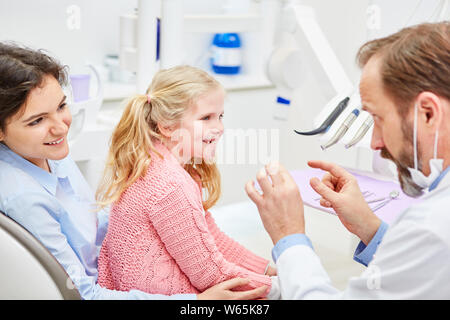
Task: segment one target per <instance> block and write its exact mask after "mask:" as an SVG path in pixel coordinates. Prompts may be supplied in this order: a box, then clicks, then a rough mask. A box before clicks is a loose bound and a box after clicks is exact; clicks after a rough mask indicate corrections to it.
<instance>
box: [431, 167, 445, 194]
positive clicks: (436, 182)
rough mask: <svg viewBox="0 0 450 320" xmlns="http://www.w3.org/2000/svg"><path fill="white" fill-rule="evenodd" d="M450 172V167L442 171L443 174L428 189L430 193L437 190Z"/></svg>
mask: <svg viewBox="0 0 450 320" xmlns="http://www.w3.org/2000/svg"><path fill="white" fill-rule="evenodd" d="M449 171H450V166H448V167H447V168H445V170H444V171H442V172H441V174H440V175H439V176H438V177H437V178H436V179H435V180H434V181H433V182H432V183H431V185H430V187H429V188H428V191H433V190H434V189H436V188H437V186H438V185H439V183H440V182H441V180H442V179H444V177H445V176H446V175H447V173H448V172H449Z"/></svg>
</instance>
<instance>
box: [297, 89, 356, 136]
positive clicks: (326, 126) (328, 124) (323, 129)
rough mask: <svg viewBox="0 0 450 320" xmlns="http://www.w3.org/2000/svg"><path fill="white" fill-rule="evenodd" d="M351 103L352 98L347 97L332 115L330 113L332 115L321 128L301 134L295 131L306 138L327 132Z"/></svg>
mask: <svg viewBox="0 0 450 320" xmlns="http://www.w3.org/2000/svg"><path fill="white" fill-rule="evenodd" d="M349 101H350V97H346V98H345V99H344V100H342V101H341V102H339V104H338V105H337V107H336V108H335V109H334V110H333V112H332V113H330V115H329V116H328V117H327V118H326V119H325V121H324V122H323V123H322V124H321V125H320V127H319V128H317V129H315V130H312V131H307V132H300V131H297V130H294V131H295V133H298V134H301V135H304V136H312V135H315V134H319V133H322V132H326V131H327V130H328V129H330V127H331V125H332V124H333V123H334V121H336V119H337V118H338V117H339V115H340V114H341V113H342V111H344V109H345V108H346V107H347V105H348V102H349Z"/></svg>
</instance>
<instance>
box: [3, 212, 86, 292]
mask: <svg viewBox="0 0 450 320" xmlns="http://www.w3.org/2000/svg"><path fill="white" fill-rule="evenodd" d="M13 299H19V300H28V299H39V300H61V299H64V300H80V299H81V296H80V294H79V292H78V290H77V289H76V287H75V286H74V284H73V282H72V280H71V279H70V277H69V276H68V275H67V273H66V271H65V270H64V268H63V267H62V266H61V265H60V264H59V263H58V261H57V260H56V259H55V257H54V256H53V255H52V254H51V253H50V252H49V251H48V250H47V249H46V248H45V247H44V246H43V245H42V244H41V243H40V242H39V241H38V240H37V239H36V238H35V237H34V236H33V235H32V234H31V233H29V232H28V231H27V230H26V229H25V228H23V227H22V226H21V225H19V224H18V223H17V222H15V221H14V220H12V219H11V218H9V217H8V216H6V215H5V214H4V213H3V212H1V211H0V300H13Z"/></svg>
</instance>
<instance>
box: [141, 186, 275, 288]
mask: <svg viewBox="0 0 450 320" xmlns="http://www.w3.org/2000/svg"><path fill="white" fill-rule="evenodd" d="M170 189H171V190H169V192H167V190H166V195H164V196H163V197H162V198H160V199H158V201H156V202H154V203H153V205H152V208H151V210H149V213H150V219H151V222H152V224H153V226H154V227H155V229H156V231H157V233H158V235H159V237H160V238H161V240H162V242H163V243H164V245H165V247H166V249H167V251H168V252H169V254H170V255H171V256H172V257H173V259H174V260H175V261H176V263H177V265H178V266H179V267H180V269H181V270H182V271H183V272H184V273H185V274H186V276H187V277H188V278H189V280H190V281H191V283H192V285H194V286H195V287H196V288H197V289H198V290H200V291H204V290H206V289H207V288H209V287H211V286H213V285H215V284H218V283H220V282H223V281H225V280H228V279H231V278H235V277H242V278H248V279H249V280H250V282H249V284H248V285H245V286H241V287H239V288H237V289H238V290H250V289H254V288H257V287H260V286H262V285H267V286H268V290H267V292H266V294H267V293H269V291H270V287H271V279H270V277H269V276H265V275H262V274H257V273H255V272H252V271H250V270H247V269H245V268H243V267H241V266H238V265H236V264H234V263H232V262H229V261H227V260H226V259H225V258H224V256H223V255H222V253H221V252H220V251H219V249H218V248H217V246H216V244H215V241H214V238H213V236H212V234H211V233H210V232H209V229H208V225H207V223H206V220H205V216H204V215H203V207H202V202H201V196H200V195H199V193H198V190H196V189H190V188H189V186H185V185H177V186H173V185H172V186H170Z"/></svg>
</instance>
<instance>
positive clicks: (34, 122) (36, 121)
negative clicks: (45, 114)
mask: <svg viewBox="0 0 450 320" xmlns="http://www.w3.org/2000/svg"><path fill="white" fill-rule="evenodd" d="M42 119H43V118H38V119H36V120H34V121H33V122H30V123H29V124H28V125H30V126H35V125H37V124H39V122H41V121H42Z"/></svg>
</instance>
